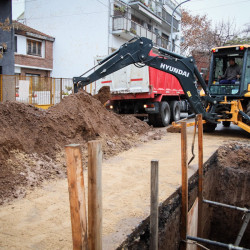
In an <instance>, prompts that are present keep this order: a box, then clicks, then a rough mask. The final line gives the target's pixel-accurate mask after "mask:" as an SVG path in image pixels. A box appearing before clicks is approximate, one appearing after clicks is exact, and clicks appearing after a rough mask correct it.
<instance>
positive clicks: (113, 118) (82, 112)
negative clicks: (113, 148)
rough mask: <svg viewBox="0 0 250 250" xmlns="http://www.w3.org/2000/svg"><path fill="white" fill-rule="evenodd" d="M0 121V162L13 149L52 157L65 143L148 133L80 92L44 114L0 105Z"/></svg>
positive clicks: (25, 107)
mask: <svg viewBox="0 0 250 250" xmlns="http://www.w3.org/2000/svg"><path fill="white" fill-rule="evenodd" d="M0 119H1V124H2V129H1V131H0V153H1V156H0V160H2V159H6V158H8V157H9V152H10V150H13V149H18V150H21V151H24V152H26V153H34V152H36V153H42V154H46V155H48V156H51V157H53V156H55V152H56V151H57V150H59V149H60V148H61V147H63V146H64V145H66V144H68V143H72V142H74V143H83V142H84V141H85V142H86V141H88V140H91V139H95V138H96V137H98V136H101V137H115V136H118V137H123V136H126V135H129V134H134V133H138V134H140V133H142V132H145V131H147V130H148V129H149V126H148V125H147V124H145V123H143V122H141V121H139V120H137V119H136V118H134V117H132V116H130V117H126V118H123V117H120V116H118V115H116V114H114V113H111V112H109V111H108V110H106V109H105V108H104V107H103V105H102V104H101V103H100V102H99V101H97V100H96V99H94V98H93V97H91V96H90V95H88V94H87V93H84V92H81V93H78V94H75V95H70V96H68V97H66V98H64V99H63V100H62V102H61V103H59V104H57V105H55V106H53V107H52V108H50V109H49V110H48V111H43V110H40V109H37V108H35V107H33V106H31V105H26V104H23V103H18V102H6V103H2V104H0Z"/></svg>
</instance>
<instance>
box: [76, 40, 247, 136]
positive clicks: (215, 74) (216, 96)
mask: <svg viewBox="0 0 250 250" xmlns="http://www.w3.org/2000/svg"><path fill="white" fill-rule="evenodd" d="M152 49H153V43H152V41H151V40H150V39H147V38H145V37H139V38H133V39H131V40H130V41H129V42H127V43H125V44H123V45H122V46H121V47H120V49H118V50H117V51H115V52H114V53H112V54H111V55H109V56H108V57H106V58H104V59H103V60H102V61H100V62H99V63H98V65H97V66H98V68H97V69H95V67H93V68H91V69H90V70H88V71H87V72H85V73H84V74H82V75H81V76H79V77H74V78H73V83H74V93H77V92H78V90H79V89H81V88H83V87H84V86H86V85H88V84H90V83H92V82H94V81H97V80H98V79H100V78H103V77H105V76H107V75H109V74H111V73H114V72H116V71H118V70H120V69H122V68H124V67H126V66H128V65H130V64H134V65H135V66H137V67H143V66H149V67H152V68H155V69H158V70H161V71H163V72H166V73H169V74H172V75H174V76H175V77H176V78H177V79H178V80H179V82H180V85H181V87H182V88H183V91H184V93H185V95H186V98H187V100H188V102H189V104H190V106H191V109H192V111H193V112H194V113H195V114H202V117H203V119H204V120H205V124H204V131H207V132H210V131H213V130H214V129H215V128H216V126H217V124H218V123H219V122H223V124H224V125H228V123H229V124H230V122H233V123H235V124H237V125H238V126H239V127H241V128H243V129H244V130H246V131H247V132H248V133H250V126H249V125H250V117H249V115H250V46H243V48H242V47H240V46H238V47H237V46H235V47H225V48H215V49H213V52H214V53H213V55H212V60H211V66H210V79H209V84H208V86H207V85H206V83H205V81H204V79H203V77H202V76H201V74H200V72H199V71H198V69H197V66H196V65H195V61H194V59H193V58H192V57H187V58H186V57H183V56H181V55H178V54H176V53H174V52H171V51H168V50H166V49H164V48H155V47H154V49H157V50H158V54H159V55H157V56H151V55H150V53H149V52H150V51H151V50H152ZM230 56H234V57H236V58H238V59H239V60H240V59H241V64H242V69H243V70H242V75H241V80H240V81H238V82H235V83H234V84H227V85H225V84H224V85H223V84H220V83H219V74H220V73H221V71H223V70H225V68H226V64H227V59H228V58H229V57H230ZM91 70H94V71H93V72H92V73H90V74H89V75H88V76H84V75H86V74H87V73H89V72H90V71H91ZM197 81H198V82H199V83H200V85H201V87H202V91H201V93H199V91H198V89H197ZM165 107H166V105H164V102H162V103H159V105H154V111H153V112H155V113H156V114H157V113H158V114H159V113H162V114H164V108H165ZM159 119H164V115H163V116H160V118H159Z"/></svg>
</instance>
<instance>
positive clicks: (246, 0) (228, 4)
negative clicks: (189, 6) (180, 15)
mask: <svg viewBox="0 0 250 250" xmlns="http://www.w3.org/2000/svg"><path fill="white" fill-rule="evenodd" d="M196 1H199V0H196ZM249 1H250V0H244V1H237V2H234V3H227V4H221V5H216V6H213V7H208V8H205V9H203V8H202V9H198V10H193V11H201V10H208V9H214V8H217V7H221V6H230V5H234V4H239V3H244V2H249ZM192 2H193V1H192Z"/></svg>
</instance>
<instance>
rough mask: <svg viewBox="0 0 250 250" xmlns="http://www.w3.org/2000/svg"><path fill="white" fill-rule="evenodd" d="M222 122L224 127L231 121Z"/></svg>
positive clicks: (228, 125)
mask: <svg viewBox="0 0 250 250" xmlns="http://www.w3.org/2000/svg"><path fill="white" fill-rule="evenodd" d="M222 124H223V126H224V127H226V128H228V127H230V124H231V122H230V121H223V122H222Z"/></svg>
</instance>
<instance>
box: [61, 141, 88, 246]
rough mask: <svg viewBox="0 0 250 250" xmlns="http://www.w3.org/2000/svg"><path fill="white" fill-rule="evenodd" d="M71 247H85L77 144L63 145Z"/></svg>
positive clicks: (80, 163) (83, 211)
mask: <svg viewBox="0 0 250 250" xmlns="http://www.w3.org/2000/svg"><path fill="white" fill-rule="evenodd" d="M65 152H66V162H67V173H68V184H69V202H70V213H71V226H72V239H73V249H74V250H80V249H84V250H85V249H87V216H86V201H85V190H84V178H83V167H82V155H81V149H80V146H79V145H78V144H71V145H68V146H65Z"/></svg>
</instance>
